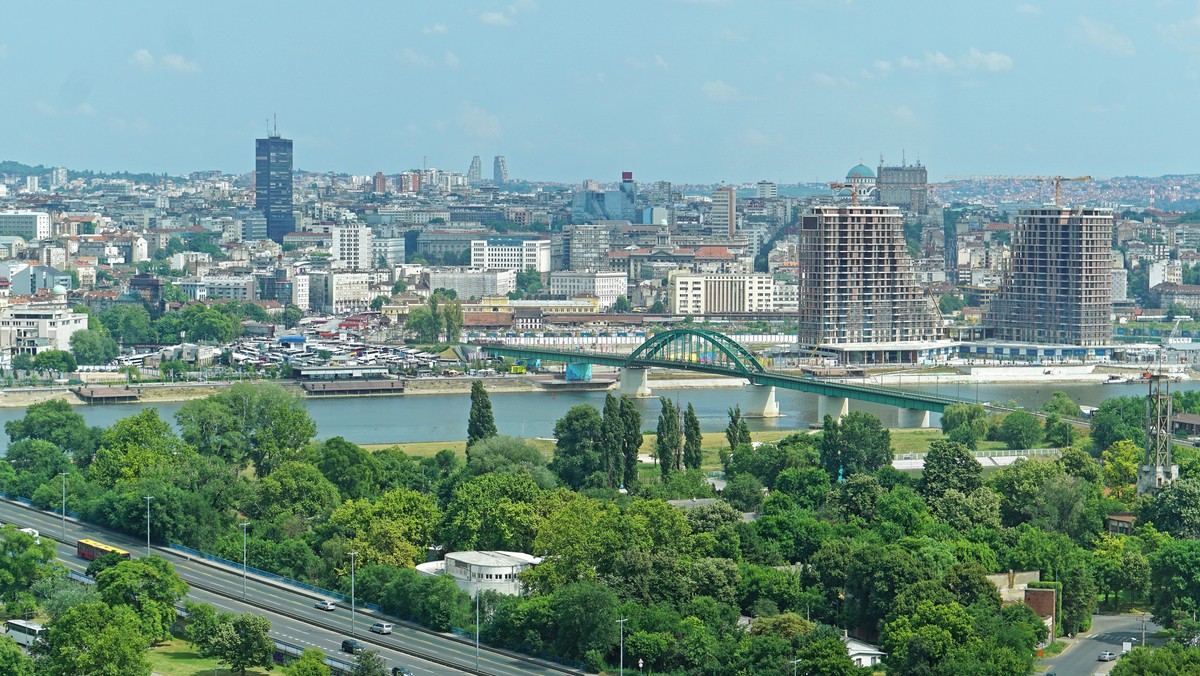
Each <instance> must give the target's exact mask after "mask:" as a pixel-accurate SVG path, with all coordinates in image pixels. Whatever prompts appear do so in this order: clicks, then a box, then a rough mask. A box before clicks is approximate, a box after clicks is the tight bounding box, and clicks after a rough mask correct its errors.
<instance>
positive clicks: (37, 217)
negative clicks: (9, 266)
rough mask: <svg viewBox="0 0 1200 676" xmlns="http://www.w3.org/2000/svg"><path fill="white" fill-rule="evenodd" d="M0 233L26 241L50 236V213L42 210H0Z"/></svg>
mask: <svg viewBox="0 0 1200 676" xmlns="http://www.w3.org/2000/svg"><path fill="white" fill-rule="evenodd" d="M0 235H15V236H16V237H23V238H24V239H25V240H26V241H31V240H35V239H49V238H50V214H48V213H46V212H44V211H4V212H0Z"/></svg>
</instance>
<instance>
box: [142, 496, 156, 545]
mask: <svg viewBox="0 0 1200 676" xmlns="http://www.w3.org/2000/svg"><path fill="white" fill-rule="evenodd" d="M143 497H145V498H146V556H150V501H151V500H153V499H154V496H153V495H146V496H143Z"/></svg>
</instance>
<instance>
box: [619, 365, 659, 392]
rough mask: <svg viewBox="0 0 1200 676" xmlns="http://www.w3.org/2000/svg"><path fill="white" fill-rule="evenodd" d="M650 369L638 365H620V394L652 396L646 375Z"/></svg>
mask: <svg viewBox="0 0 1200 676" xmlns="http://www.w3.org/2000/svg"><path fill="white" fill-rule="evenodd" d="M649 373H650V369H648V368H645V367H640V366H622V367H621V389H620V393H621V396H624V397H634V398H641V399H644V398H646V397H651V396H653V395H652V394H651V393H650V385H649V384H648V383H647V381H646V376H647V375H648V374H649Z"/></svg>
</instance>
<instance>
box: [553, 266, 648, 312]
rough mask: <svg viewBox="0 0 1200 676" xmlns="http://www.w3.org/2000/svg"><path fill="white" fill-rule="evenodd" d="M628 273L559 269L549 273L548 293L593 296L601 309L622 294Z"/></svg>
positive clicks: (605, 307) (627, 280)
mask: <svg viewBox="0 0 1200 676" xmlns="http://www.w3.org/2000/svg"><path fill="white" fill-rule="evenodd" d="M628 286H629V275H627V274H625V273H624V272H600V271H587V272H578V271H573V270H559V271H558V272H551V273H550V293H551V295H555V296H568V297H572V296H595V297H596V299H597V301H598V302H599V303H600V309H601V310H602V311H604V310H608V309H609V308H610V307H612V306H613V303H616V302H617V299H618V298H620V297H622V296H624V295H625V294H626V291H627V290H628Z"/></svg>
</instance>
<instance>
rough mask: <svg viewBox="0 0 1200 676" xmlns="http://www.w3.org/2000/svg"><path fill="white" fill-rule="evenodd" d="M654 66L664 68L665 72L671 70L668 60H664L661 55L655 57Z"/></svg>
mask: <svg viewBox="0 0 1200 676" xmlns="http://www.w3.org/2000/svg"><path fill="white" fill-rule="evenodd" d="M654 65H656V66H658V67H659V68H662V69H663V70H671V66H670V65H669V64H668V63H667V60H666V59H664V58H663V57H662V55H661V54H655V55H654Z"/></svg>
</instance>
